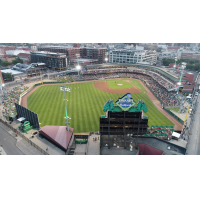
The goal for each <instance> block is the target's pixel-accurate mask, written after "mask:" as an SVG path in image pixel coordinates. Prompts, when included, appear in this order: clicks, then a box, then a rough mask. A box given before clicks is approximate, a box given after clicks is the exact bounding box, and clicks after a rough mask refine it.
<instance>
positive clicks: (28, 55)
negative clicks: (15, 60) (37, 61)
mask: <svg viewBox="0 0 200 200" xmlns="http://www.w3.org/2000/svg"><path fill="white" fill-rule="evenodd" d="M17 56H18V57H23V58H28V57H30V54H29V53H19V54H18V55H17Z"/></svg>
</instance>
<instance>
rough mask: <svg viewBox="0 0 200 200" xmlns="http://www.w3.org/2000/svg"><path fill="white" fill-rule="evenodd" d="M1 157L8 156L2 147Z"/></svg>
mask: <svg viewBox="0 0 200 200" xmlns="http://www.w3.org/2000/svg"><path fill="white" fill-rule="evenodd" d="M0 155H7V154H6V152H5V151H4V149H3V147H0Z"/></svg>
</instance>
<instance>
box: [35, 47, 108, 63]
mask: <svg viewBox="0 0 200 200" xmlns="http://www.w3.org/2000/svg"><path fill="white" fill-rule="evenodd" d="M38 51H49V52H55V53H64V54H65V55H66V56H67V58H68V64H70V63H71V60H74V59H77V58H84V59H98V64H101V63H104V62H105V57H106V52H107V48H92V47H91V48H90V47H80V44H74V47H71V46H41V47H38ZM77 56H78V57H77Z"/></svg>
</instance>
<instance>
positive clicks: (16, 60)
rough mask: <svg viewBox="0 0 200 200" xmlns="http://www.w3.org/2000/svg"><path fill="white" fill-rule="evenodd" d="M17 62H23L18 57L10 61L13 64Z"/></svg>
mask: <svg viewBox="0 0 200 200" xmlns="http://www.w3.org/2000/svg"><path fill="white" fill-rule="evenodd" d="M17 63H23V62H22V60H20V59H19V58H17V59H15V60H13V61H12V64H13V65H16V64H17Z"/></svg>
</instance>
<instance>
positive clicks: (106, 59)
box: [105, 52, 108, 63]
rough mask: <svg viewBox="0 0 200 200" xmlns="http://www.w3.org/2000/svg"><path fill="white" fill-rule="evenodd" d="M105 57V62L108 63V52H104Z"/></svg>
mask: <svg viewBox="0 0 200 200" xmlns="http://www.w3.org/2000/svg"><path fill="white" fill-rule="evenodd" d="M105 55H106V58H105V61H106V63H107V62H108V52H106V53H105Z"/></svg>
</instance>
